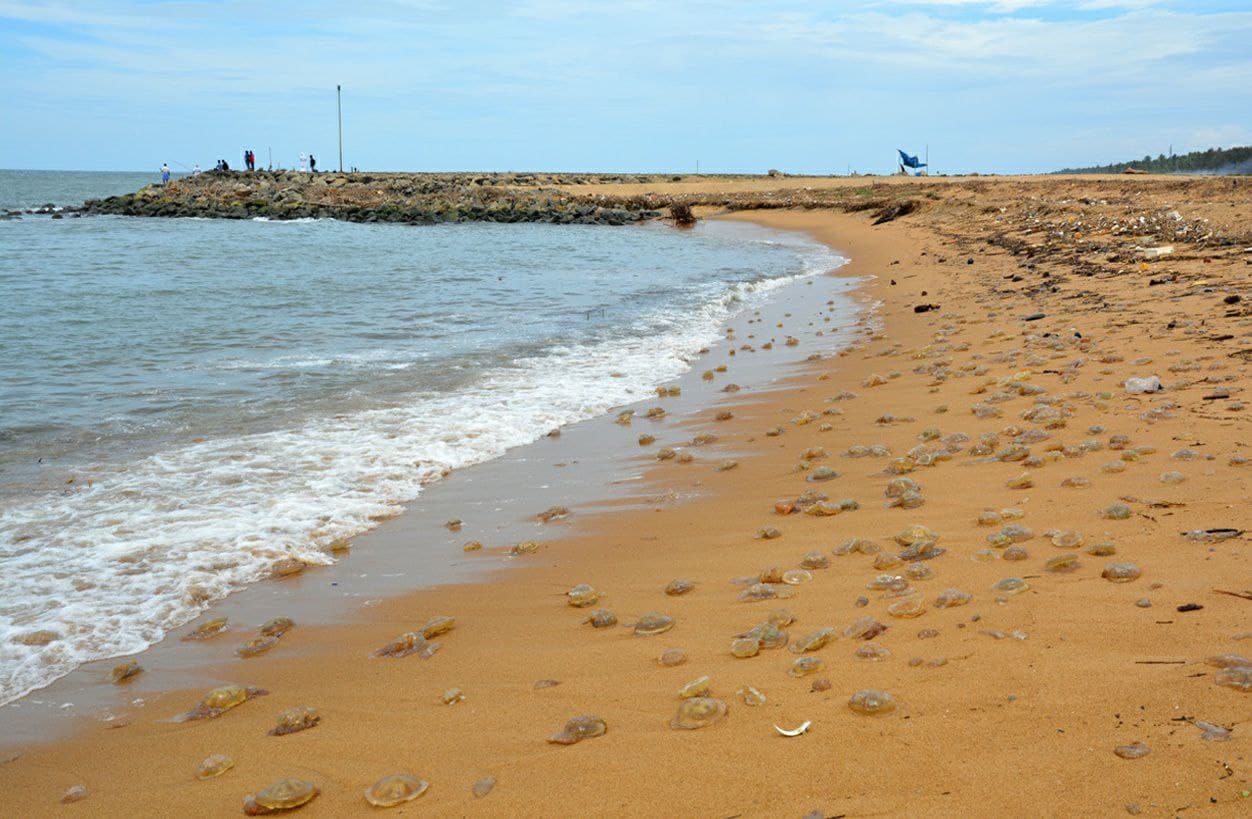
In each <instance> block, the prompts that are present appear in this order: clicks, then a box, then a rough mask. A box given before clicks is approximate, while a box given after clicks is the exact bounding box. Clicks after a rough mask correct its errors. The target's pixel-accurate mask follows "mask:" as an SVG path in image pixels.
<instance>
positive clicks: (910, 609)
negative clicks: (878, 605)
mask: <svg viewBox="0 0 1252 819" xmlns="http://www.w3.org/2000/svg"><path fill="white" fill-rule="evenodd" d="M925 613H926V605H925V604H924V603H923V602H922V599H921V598H920V597H906V598H905V599H903V600H897V601H896V602H894V603H892V604H891V605H889V606H887V614H890V615H891V616H892V617H903V618H912V617H920V616H922V615H923V614H925Z"/></svg>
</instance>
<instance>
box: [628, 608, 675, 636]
mask: <svg viewBox="0 0 1252 819" xmlns="http://www.w3.org/2000/svg"><path fill="white" fill-rule="evenodd" d="M673 627H674V618H673V617H670V616H669V615H668V614H661V613H660V612H655V611H650V612H648V613H647V614H645V615H644V616H642V617H640V618H639V621H638V622H637V623H635V634H637V635H639V636H642V637H646V636H651V635H653V634H663V633H664V632H667V631H669V630H670V629H672V628H673Z"/></svg>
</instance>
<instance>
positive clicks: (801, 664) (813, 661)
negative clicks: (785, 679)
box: [787, 654, 826, 677]
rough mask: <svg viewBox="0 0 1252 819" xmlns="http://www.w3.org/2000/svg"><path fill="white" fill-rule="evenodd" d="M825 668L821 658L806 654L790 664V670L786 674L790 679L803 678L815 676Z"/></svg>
mask: <svg viewBox="0 0 1252 819" xmlns="http://www.w3.org/2000/svg"><path fill="white" fill-rule="evenodd" d="M825 667H826V664H825V663H824V662H822V658H821V657H817V656H815V655H813V654H807V655H805V656H803V657H799V658H797V659H796V661H795V662H793V663H792V664H791V668H789V669H787V674H789V675H790V676H792V677H804V676H807V675H809V674H816V673H817V672H819V671H821V670H822V669H824V668H825Z"/></svg>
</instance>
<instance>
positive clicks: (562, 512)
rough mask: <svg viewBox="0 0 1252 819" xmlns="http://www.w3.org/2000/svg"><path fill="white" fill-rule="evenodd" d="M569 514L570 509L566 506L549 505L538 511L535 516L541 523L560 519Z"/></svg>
mask: <svg viewBox="0 0 1252 819" xmlns="http://www.w3.org/2000/svg"><path fill="white" fill-rule="evenodd" d="M569 516H570V511H569V508H568V507H565V506H550V507H548V508H547V509H545V510H543V511H542V512H540V513H539V514H538V515H536V516H535V517H537V518H538V519H539V521H540V522H541V523H551V522H552V521H554V520H562V519H564V518H567V517H569Z"/></svg>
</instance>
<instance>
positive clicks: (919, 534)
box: [893, 523, 939, 546]
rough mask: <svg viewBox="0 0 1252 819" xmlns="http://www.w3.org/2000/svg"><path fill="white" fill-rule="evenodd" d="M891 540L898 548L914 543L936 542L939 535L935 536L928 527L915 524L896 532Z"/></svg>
mask: <svg viewBox="0 0 1252 819" xmlns="http://www.w3.org/2000/svg"><path fill="white" fill-rule="evenodd" d="M893 539H894V540H895V542H896V543H898V544H899V545H900V546H912V545H913V544H914V543H918V542H921V541H931V542H934V541H937V540H939V535H937V534H935V532H934V530H932V529H931V528H930V527H928V526H922V525H921V524H916V523H915V524H913V525H912V526H909V527H907V528H905V529H902V530H901V531H899V532H897V533H896V535H895V537H894V538H893Z"/></svg>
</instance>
